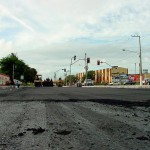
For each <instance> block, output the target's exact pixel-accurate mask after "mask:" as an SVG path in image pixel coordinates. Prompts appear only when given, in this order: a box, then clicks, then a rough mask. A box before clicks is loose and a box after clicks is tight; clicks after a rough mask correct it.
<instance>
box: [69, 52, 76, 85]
mask: <svg viewBox="0 0 150 150" xmlns="http://www.w3.org/2000/svg"><path fill="white" fill-rule="evenodd" d="M72 59H74V60H76V55H74V56H73V57H72V58H71V64H70V86H71V65H72Z"/></svg>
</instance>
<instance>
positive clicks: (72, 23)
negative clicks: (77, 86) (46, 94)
mask: <svg viewBox="0 0 150 150" xmlns="http://www.w3.org/2000/svg"><path fill="white" fill-rule="evenodd" d="M149 5H150V1H149V0H144V1H141V0H130V1H125V0H119V1H118V0H112V1H110V0H89V1H87V0H82V1H79V0H69V1H68V0H49V1H47V0H26V1H20V0H14V1H11V0H7V1H6V0H1V3H0V18H1V24H0V40H1V41H3V42H2V43H3V44H2V43H1V49H4V50H5V51H4V50H3V51H0V53H1V54H2V55H3V56H4V55H6V54H8V52H10V51H12V50H14V51H15V52H17V54H18V55H19V57H21V59H23V60H24V61H25V62H26V63H28V64H29V65H31V66H33V67H35V68H36V69H37V70H38V71H39V72H42V73H43V74H45V76H47V75H48V70H49V71H50V72H52V74H53V72H54V71H55V70H57V69H59V68H62V67H66V68H68V69H69V63H70V59H71V57H72V56H73V55H74V54H76V55H77V58H83V57H84V54H85V53H87V55H88V56H89V57H91V64H89V67H90V68H91V69H92V68H94V69H95V68H97V66H95V65H96V60H97V59H101V60H106V61H108V63H110V64H115V65H119V66H124V67H129V68H131V66H132V65H131V64H134V63H135V62H138V61H139V60H138V57H137V56H135V55H133V54H127V53H126V54H125V53H123V52H122V49H123V48H125V49H131V50H135V51H139V45H138V39H136V38H132V37H131V36H130V35H132V34H139V35H141V42H142V50H143V51H148V50H149V36H150V35H149V34H148V33H149V31H150V27H149V24H150V15H149V14H150V10H149ZM8 45H9V46H8ZM6 49H7V52H6ZM149 56H150V53H147V56H146V55H145V54H143V64H144V67H147V68H149V66H148V64H147V63H146V62H147V58H148V57H149ZM81 63H83V64H84V62H81ZM77 66H78V64H77ZM101 67H109V66H107V65H106V64H105V65H104V64H103V65H102V66H101ZM75 68H76V69H75ZM80 70H82V71H84V67H79V66H78V67H74V72H75V71H80ZM131 70H132V69H131ZM52 76H53V75H52Z"/></svg>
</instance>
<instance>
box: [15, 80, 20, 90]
mask: <svg viewBox="0 0 150 150" xmlns="http://www.w3.org/2000/svg"><path fill="white" fill-rule="evenodd" d="M19 87H20V83H19V81H18V80H17V81H16V88H17V89H19Z"/></svg>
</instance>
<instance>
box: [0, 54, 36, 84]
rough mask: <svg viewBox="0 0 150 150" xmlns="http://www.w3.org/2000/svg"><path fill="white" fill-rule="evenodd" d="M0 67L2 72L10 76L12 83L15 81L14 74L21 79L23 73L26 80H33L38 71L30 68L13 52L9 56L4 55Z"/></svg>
mask: <svg viewBox="0 0 150 150" xmlns="http://www.w3.org/2000/svg"><path fill="white" fill-rule="evenodd" d="M0 68H1V72H2V73H4V74H6V75H8V76H9V77H10V80H11V82H12V83H13V74H14V78H15V79H17V80H20V77H21V75H25V78H24V79H25V81H26V82H28V81H33V78H34V77H35V74H36V73H37V71H36V69H34V68H30V67H29V66H28V65H26V64H25V63H24V61H23V60H21V59H19V58H18V56H17V55H16V54H14V53H11V54H10V55H8V56H7V57H4V58H2V59H1V60H0ZM29 76H30V78H29ZM31 78H32V79H31Z"/></svg>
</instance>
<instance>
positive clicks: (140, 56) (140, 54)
mask: <svg viewBox="0 0 150 150" xmlns="http://www.w3.org/2000/svg"><path fill="white" fill-rule="evenodd" d="M131 36H132V37H137V38H139V47H140V53H139V58H140V86H142V50H141V39H140V36H139V35H131Z"/></svg>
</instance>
